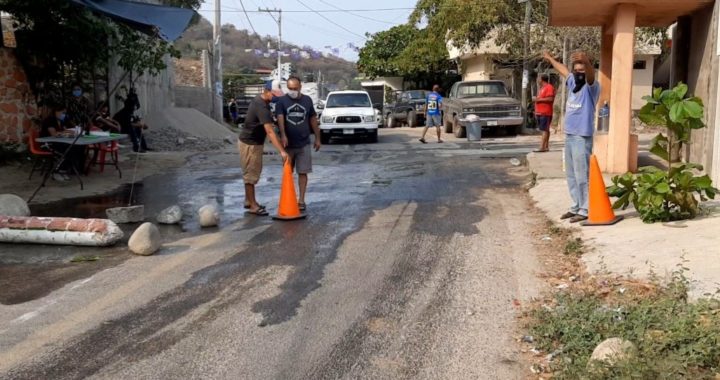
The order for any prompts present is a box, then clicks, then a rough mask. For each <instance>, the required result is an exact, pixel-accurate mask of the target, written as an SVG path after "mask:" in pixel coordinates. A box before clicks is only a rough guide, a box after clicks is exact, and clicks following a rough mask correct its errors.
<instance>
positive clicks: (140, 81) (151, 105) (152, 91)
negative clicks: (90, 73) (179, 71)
mask: <svg viewBox="0 0 720 380" xmlns="http://www.w3.org/2000/svg"><path fill="white" fill-rule="evenodd" d="M165 64H166V65H167V69H165V70H162V71H161V72H160V73H159V74H158V75H156V76H152V75H149V74H145V75H141V76H138V74H137V73H133V78H132V80H133V86H134V87H135V90H136V91H137V94H138V97H139V99H140V109H139V110H138V111H137V113H138V114H139V115H140V116H143V117H145V116H147V115H149V114H151V113H153V112H162V111H163V110H164V109H165V108H167V107H170V106H172V105H173V102H174V96H173V95H174V92H175V80H174V76H175V75H174V73H173V62H172V59H170V57H165ZM124 75H125V70H123V69H122V68H120V67H118V66H117V65H111V68H110V70H109V75H108V81H109V88H110V90H112V89H113V88H114V87H115V86H116V85H117V84H118V83H119V82H121V84H120V87H119V88H118V90H117V91H116V93H115V94H114V95H111V96H110V109H111V110H112V112H117V111H118V110H120V109H121V108H122V106H123V99H124V97H125V96H126V95H127V90H128V89H129V88H130V86H131V83H130V77H129V76H124Z"/></svg>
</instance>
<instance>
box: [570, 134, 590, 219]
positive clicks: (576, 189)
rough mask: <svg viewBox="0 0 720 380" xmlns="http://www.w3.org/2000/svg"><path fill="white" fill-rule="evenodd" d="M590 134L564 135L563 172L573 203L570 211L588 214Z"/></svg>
mask: <svg viewBox="0 0 720 380" xmlns="http://www.w3.org/2000/svg"><path fill="white" fill-rule="evenodd" d="M592 147H593V138H592V136H587V137H586V136H577V135H565V174H566V176H567V184H568V189H569V190H570V197H572V201H573V205H572V207H570V212H572V213H574V214H579V215H583V216H587V215H588V177H589V176H590V173H589V166H590V154H592Z"/></svg>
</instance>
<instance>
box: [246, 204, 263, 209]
mask: <svg viewBox="0 0 720 380" xmlns="http://www.w3.org/2000/svg"><path fill="white" fill-rule="evenodd" d="M258 206H260V208H265V205H258ZM243 207H245V209H246V210H247V209H249V208H250V205H244V206H243Z"/></svg>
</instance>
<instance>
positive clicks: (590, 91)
mask: <svg viewBox="0 0 720 380" xmlns="http://www.w3.org/2000/svg"><path fill="white" fill-rule="evenodd" d="M543 57H544V58H545V60H547V61H548V62H550V64H552V66H553V67H554V68H555V70H557V72H558V73H560V75H561V76H562V77H563V78H567V80H566V84H565V85H566V86H567V88H568V91H569V92H568V100H567V103H566V104H565V172H566V177H567V183H568V189H569V190H570V196H571V197H572V200H573V205H572V206H571V207H570V210H569V211H568V212H566V213H565V214H563V215H562V216H561V217H560V219H569V221H570V222H571V223H577V222H580V221H583V220H586V219H587V215H588V176H589V166H590V154H592V146H593V132H594V131H595V109H596V107H597V102H598V98H599V96H600V85H599V84H598V83H597V82H596V81H595V68H594V67H593V65H592V63H591V62H590V59H589V58H588V56H587V54H585V53H583V52H577V53H574V54H573V55H572V56H571V57H570V61H571V62H572V72H571V71H570V69H568V67H567V66H565V65H564V64H562V63H560V62H558V61H557V60H555V58H553V57H552V56H551V55H550V54H549V53H548V52H545V53H544V54H543Z"/></svg>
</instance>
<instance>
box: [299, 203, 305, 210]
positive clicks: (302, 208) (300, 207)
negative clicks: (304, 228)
mask: <svg viewBox="0 0 720 380" xmlns="http://www.w3.org/2000/svg"><path fill="white" fill-rule="evenodd" d="M298 208H299V209H300V211H305V209H306V208H307V206H306V205H305V203H303V202H298Z"/></svg>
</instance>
